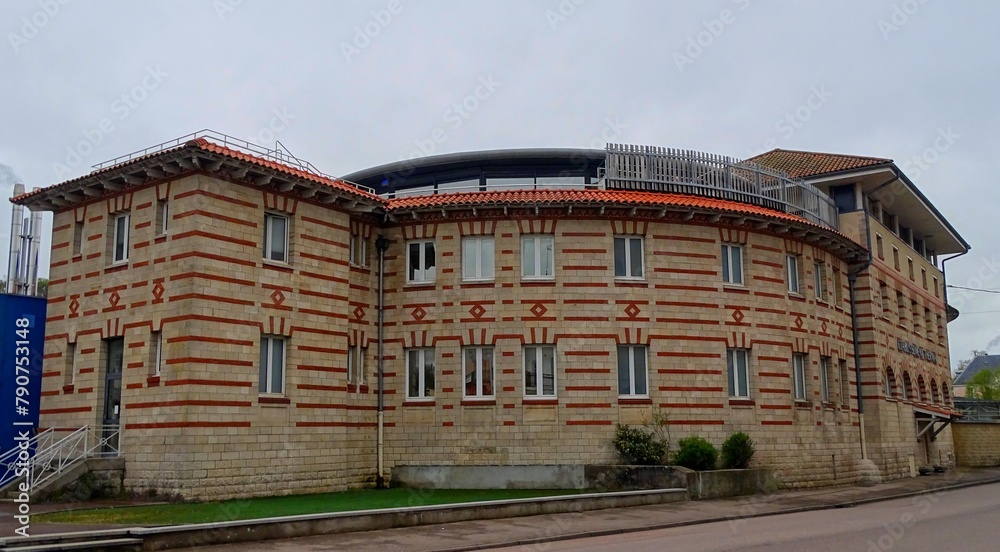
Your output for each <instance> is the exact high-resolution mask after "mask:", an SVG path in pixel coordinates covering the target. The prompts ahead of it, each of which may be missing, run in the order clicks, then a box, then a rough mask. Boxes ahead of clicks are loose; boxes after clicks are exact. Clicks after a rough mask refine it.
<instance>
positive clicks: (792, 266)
mask: <svg viewBox="0 0 1000 552" xmlns="http://www.w3.org/2000/svg"><path fill="white" fill-rule="evenodd" d="M785 279H786V280H787V281H788V293H794V294H795V295H802V286H801V285H800V282H799V256H798V255H795V254H792V253H789V254H787V255H785Z"/></svg>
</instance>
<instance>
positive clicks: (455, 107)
mask: <svg viewBox="0 0 1000 552" xmlns="http://www.w3.org/2000/svg"><path fill="white" fill-rule="evenodd" d="M997 20H1000V4H998V3H995V2H988V1H985V0H982V1H965V2H945V1H944V0H905V1H903V0H890V1H873V0H854V1H845V0H839V1H837V2H830V1H826V2H819V1H803V0H798V1H794V2H793V1H768V2H764V1H761V0H712V1H701V2H665V1H652V0H651V1H645V2H626V1H611V0H606V1H597V0H561V1H560V0H535V1H526V0H503V1H500V0H497V1H492V2H476V1H471V0H465V1H455V2H448V1H433V2H431V1H423V2H416V1H407V0H392V1H387V0H376V1H354V2H333V1H318V0H317V1H313V2H305V1H302V2H294V1H283V2H277V1H272V2H266V1H263V0H200V1H195V0H186V1H178V0H171V1H169V2H167V1H161V2H135V1H117V2H112V1H102V2H97V1H87V0H23V1H22V0H4V1H3V3H2V4H0V29H2V31H3V34H4V37H5V38H4V43H3V44H0V69H2V72H0V78H2V80H3V86H0V131H2V132H0V193H3V194H4V195H6V196H9V195H10V190H11V186H12V182H13V181H15V180H19V181H23V182H25V183H26V184H27V186H28V187H29V189H30V187H32V186H49V185H52V184H55V183H58V182H61V181H63V180H67V179H69V178H73V177H77V176H80V175H82V174H85V173H87V172H89V171H90V166H91V165H93V164H95V163H98V162H101V161H104V160H107V159H110V158H113V157H116V156H118V155H122V154H125V153H128V152H131V151H134V150H138V149H142V148H145V147H148V146H152V145H154V144H157V143H160V142H163V141H166V140H169V139H172V138H176V137H178V136H181V135H184V134H187V133H190V132H194V131H196V130H199V129H202V128H210V129H213V130H217V131H219V132H223V133H226V134H230V135H233V136H236V137H238V138H242V139H247V140H251V141H254V142H258V143H261V144H264V145H268V146H273V145H274V141H275V140H280V141H281V142H282V143H283V144H285V145H286V146H287V147H288V148H289V149H290V150H291V151H292V152H293V153H294V154H295V155H297V156H299V157H301V158H304V159H307V160H310V161H311V162H312V163H313V164H315V165H316V166H317V167H319V168H320V169H321V170H323V171H324V172H327V173H330V174H334V175H340V174H347V173H350V172H353V171H356V170H359V169H362V168H366V167H369V166H373V165H378V164H382V163H386V162H390V161H395V160H399V159H403V158H407V157H410V156H412V155H423V154H437V153H448V152H456V151H469V150H478V149H493V148H518V147H598V148H603V146H604V143H605V142H608V141H615V142H626V143H638V144H653V145H660V146H668V147H680V148H690V149H696V150H703V151H709V152H714V153H720V154H726V155H731V156H735V157H746V156H749V155H753V154H756V153H760V152H763V151H766V150H768V149H771V148H773V147H781V148H788V149H804V150H815V151H825V152H836V153H849V154H859V155H870V156H875V157H887V158H892V159H895V160H896V162H897V164H899V165H900V166H901V167H902V168H903V170H904V171H905V172H906V173H907V174H908V175H909V176H910V177H911V178H912V179H913V180H914V182H915V183H916V184H917V186H918V187H919V188H920V189H921V190H922V191H923V192H924V193H925V194H926V195H927V197H928V198H930V200H931V201H933V202H934V203H935V204H936V205H937V207H938V208H939V209H940V211H941V212H942V213H943V214H944V215H945V216H946V217H947V218H948V219H949V220H950V221H951V222H952V224H953V225H954V226H955V227H956V228H957V229H958V231H959V232H960V233H961V234H962V235H963V237H964V238H965V239H966V240H967V241H968V242H969V243H971V244H972V246H973V250H972V252H971V253H970V254H969V255H967V256H964V257H960V258H958V259H956V260H954V261H950V262H949V263H948V265H947V270H948V282H949V283H951V284H954V285H960V286H966V287H979V288H988V289H1000V255H998V253H1000V246H998V244H997V241H996V240H995V236H996V234H997V231H996V228H997V219H998V209H997V207H998V206H1000V187H998V186H997V184H996V180H997V179H996V172H997V171H996V169H995V168H992V167H993V165H992V163H994V162H996V161H997V147H996V144H997V139H996V131H997V129H998V128H1000V124H998V123H1000V121H998V109H997V105H996V102H997V91H998V90H1000V71H998V68H1000V47H998V44H997V38H996V36H997V34H996V21H997ZM942 135H947V136H949V137H950V138H949V139H948V140H938V139H937V138H938V137H939V136H942ZM914 157H918V158H922V159H926V160H930V161H931V162H930V163H925V162H924V161H920V163H919V164H918V163H916V162H914V161H913V158H914ZM0 213H2V218H0V243H3V244H5V245H6V244H7V240H8V239H9V237H8V236H9V226H10V222H9V221H10V212H9V209H7V208H3V209H0ZM49 221H50V217H48V216H46V222H47V224H46V226H47V228H48V222H49ZM45 239H46V240H48V230H46V235H45ZM47 245H48V244H46V246H45V248H47ZM47 259H48V256H47V253H46V255H45V258H44V262H43V270H42V272H43V273H47V268H45V266H46V265H47ZM951 299H952V302H953V303H954V304H956V306H958V307H959V308H960V309H961V310H962V311H963V314H962V316H961V317H960V318H959V319H958V320H957V321H955V322H953V323H951V324H950V325H949V330H950V339H951V351H952V363H953V364H955V363H957V361H958V360H960V359H962V358H965V357H967V356H968V354H969V351H970V350H972V349H974V348H975V349H983V348H986V347H988V346H989V351H990V352H992V353H1000V339H998V336H1000V324H997V323H996V322H995V321H996V320H998V317H1000V295H997V294H986V293H966V292H958V291H956V290H952V291H951ZM991 342H995V343H993V344H992V345H991Z"/></svg>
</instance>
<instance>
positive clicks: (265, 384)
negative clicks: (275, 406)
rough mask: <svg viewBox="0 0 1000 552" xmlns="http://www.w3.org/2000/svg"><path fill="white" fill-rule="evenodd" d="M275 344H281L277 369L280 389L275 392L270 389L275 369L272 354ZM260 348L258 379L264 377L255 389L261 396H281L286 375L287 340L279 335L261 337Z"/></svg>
mask: <svg viewBox="0 0 1000 552" xmlns="http://www.w3.org/2000/svg"><path fill="white" fill-rule="evenodd" d="M276 343H280V344H281V366H280V367H279V369H280V370H281V389H277V390H275V389H273V388H272V387H271V383H272V381H271V380H272V379H274V378H273V376H274V369H275V367H274V355H273V352H274V346H275V344H276ZM260 346H261V357H262V358H261V361H262V365H261V366H259V368H260V372H259V374H258V377H259V376H264V378H263V379H262V380H261V381H260V382H259V385H258V386H257V389H258V390H259V391H260V393H261V394H265V395H281V394H282V393H284V392H285V376H286V374H287V370H286V366H287V362H286V359H287V358H288V339H286V338H285V337H284V336H280V335H264V336H261V338H260ZM265 349H266V354H264V351H265Z"/></svg>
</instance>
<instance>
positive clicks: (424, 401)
mask: <svg viewBox="0 0 1000 552" xmlns="http://www.w3.org/2000/svg"><path fill="white" fill-rule="evenodd" d="M403 406H407V407H409V406H416V407H420V406H430V407H434V406H437V403H436V402H435V401H434V398H433V397H430V398H422V397H411V398H408V399H406V400H405V401H403Z"/></svg>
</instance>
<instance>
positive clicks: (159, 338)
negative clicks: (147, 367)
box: [151, 331, 163, 376]
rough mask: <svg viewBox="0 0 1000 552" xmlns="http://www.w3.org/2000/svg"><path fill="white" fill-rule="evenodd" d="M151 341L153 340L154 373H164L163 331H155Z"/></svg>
mask: <svg viewBox="0 0 1000 552" xmlns="http://www.w3.org/2000/svg"><path fill="white" fill-rule="evenodd" d="M151 341H152V342H153V343H152V346H153V359H152V361H153V375H154V376H159V375H160V374H162V373H163V332H162V331H159V332H153V338H152V339H151Z"/></svg>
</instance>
